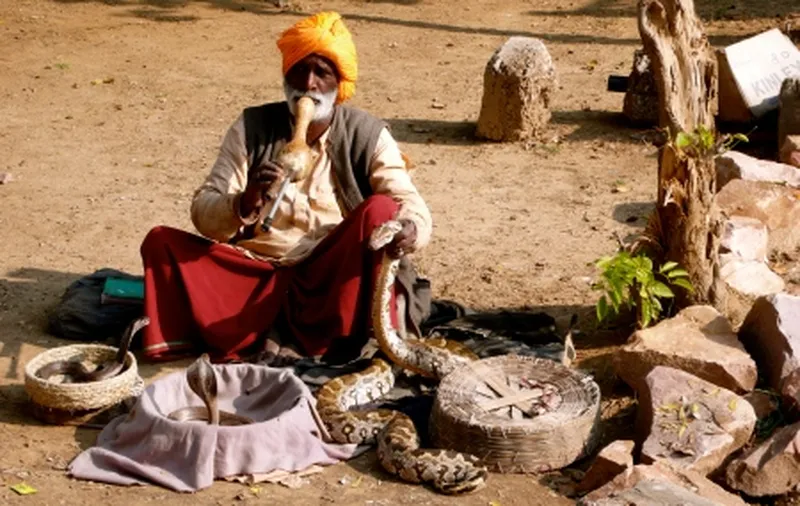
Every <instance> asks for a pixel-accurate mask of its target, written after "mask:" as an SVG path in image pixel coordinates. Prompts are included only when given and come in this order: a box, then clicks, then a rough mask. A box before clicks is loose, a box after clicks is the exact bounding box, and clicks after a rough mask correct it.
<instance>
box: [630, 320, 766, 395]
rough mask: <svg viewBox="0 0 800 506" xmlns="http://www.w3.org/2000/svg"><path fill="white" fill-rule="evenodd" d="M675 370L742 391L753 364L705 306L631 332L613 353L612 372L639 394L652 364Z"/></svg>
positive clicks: (750, 380) (753, 373) (753, 375)
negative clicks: (620, 346) (615, 353)
mask: <svg viewBox="0 0 800 506" xmlns="http://www.w3.org/2000/svg"><path fill="white" fill-rule="evenodd" d="M660 365H663V366H668V367H674V368H676V369H681V370H683V371H686V372H688V373H690V374H693V375H695V376H697V377H699V378H703V379H705V380H707V381H710V382H711V383H714V384H715V385H718V386H721V387H723V388H727V389H729V390H734V391H736V392H747V391H750V390H752V389H753V387H754V386H755V384H756V379H757V370H756V364H755V362H754V361H753V359H752V358H750V355H748V354H747V352H746V351H745V349H744V346H742V344H741V343H740V342H739V339H738V338H737V336H736V333H735V332H734V331H733V328H731V325H730V323H728V320H727V319H726V318H725V317H724V316H722V315H721V314H720V313H719V312H718V311H717V310H716V309H714V308H713V307H711V306H690V307H687V308H685V309H683V310H682V311H680V312H679V313H678V314H677V315H675V316H674V317H673V318H670V319H667V320H664V321H662V322H660V323H658V324H657V325H655V326H653V327H650V328H647V329H644V330H639V331H637V332H635V333H634V334H633V335H632V336H631V337H630V339H629V341H628V344H626V345H625V346H624V347H622V349H621V350H619V351H618V352H617V355H616V357H615V366H616V371H617V374H618V375H619V376H620V377H621V378H622V379H623V380H624V381H625V382H626V383H628V384H629V385H630V386H631V387H633V388H634V389H635V390H637V391H639V390H641V389H642V388H643V387H644V381H645V377H646V376H647V374H648V373H649V372H650V371H651V370H652V369H653V368H654V367H656V366H660Z"/></svg>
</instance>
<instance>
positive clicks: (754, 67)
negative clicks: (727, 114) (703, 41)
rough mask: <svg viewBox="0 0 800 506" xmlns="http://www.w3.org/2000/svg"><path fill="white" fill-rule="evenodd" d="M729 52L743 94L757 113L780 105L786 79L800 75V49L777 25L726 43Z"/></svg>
mask: <svg viewBox="0 0 800 506" xmlns="http://www.w3.org/2000/svg"><path fill="white" fill-rule="evenodd" d="M725 56H726V57H727V59H728V64H729V65H730V68H731V72H732V73H733V78H734V79H735V80H736V85H737V86H738V87H739V92H740V93H741V95H742V98H743V99H744V101H745V103H746V104H747V106H748V107H749V108H750V111H751V112H752V113H753V115H754V116H756V117H759V116H762V115H764V114H765V113H767V112H769V111H771V110H773V109H776V108H777V107H778V95H779V94H780V91H781V84H782V83H783V80H784V79H786V78H787V77H800V50H798V49H797V47H796V46H795V45H794V43H792V41H791V39H789V37H787V36H786V35H784V34H783V33H782V32H781V31H780V30H778V29H777V28H773V29H772V30H769V31H766V32H764V33H760V34H758V35H756V36H754V37H750V38H749V39H745V40H743V41H741V42H737V43H736V44H732V45H730V46H728V47H726V48H725Z"/></svg>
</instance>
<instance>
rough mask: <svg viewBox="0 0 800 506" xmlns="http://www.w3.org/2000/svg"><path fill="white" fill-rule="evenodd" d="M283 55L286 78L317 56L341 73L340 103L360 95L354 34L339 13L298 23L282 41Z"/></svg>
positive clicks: (324, 14) (338, 96) (288, 31)
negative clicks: (357, 82) (295, 68)
mask: <svg viewBox="0 0 800 506" xmlns="http://www.w3.org/2000/svg"><path fill="white" fill-rule="evenodd" d="M278 49H280V51H281V54H283V75H286V73H287V72H288V71H289V69H290V68H292V66H293V65H294V64H295V63H297V62H299V61H300V60H302V59H303V58H305V57H306V56H308V55H310V54H312V53H314V54H318V55H320V56H323V57H325V58H327V59H329V60H330V61H332V62H333V63H334V65H336V68H337V70H338V71H339V93H338V94H337V96H336V102H337V103H340V102H344V101H345V100H347V99H348V98H350V97H352V96H353V94H355V92H356V78H357V77H358V58H357V57H356V46H355V44H353V38H352V36H351V35H350V31H349V30H348V29H347V27H346V26H344V21H342V16H340V15H339V14H338V13H336V12H320V13H319V14H315V15H314V16H311V17H308V18H305V19H302V20H300V21H298V22H297V23H296V24H295V25H294V26H292V27H291V28H289V29H288V30H286V31H285V32H283V35H281V38H280V39H278Z"/></svg>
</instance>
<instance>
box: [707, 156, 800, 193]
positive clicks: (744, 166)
mask: <svg viewBox="0 0 800 506" xmlns="http://www.w3.org/2000/svg"><path fill="white" fill-rule="evenodd" d="M714 163H715V166H716V169H717V189H720V188H722V187H723V186H725V185H726V184H728V183H730V182H731V181H733V180H734V179H744V180H747V181H766V182H771V183H782V184H787V185H789V186H792V187H795V188H798V187H800V169H798V168H797V167H794V166H793V165H788V164H786V163H779V162H773V161H771V160H761V159H759V158H754V157H752V156H749V155H746V154H744V153H740V152H738V151H728V152H726V153H723V154H721V155H719V156H717V157H716V158H715V159H714Z"/></svg>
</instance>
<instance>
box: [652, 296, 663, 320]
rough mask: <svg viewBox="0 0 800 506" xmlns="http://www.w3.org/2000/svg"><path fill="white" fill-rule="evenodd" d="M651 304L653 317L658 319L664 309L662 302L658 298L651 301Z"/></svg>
mask: <svg viewBox="0 0 800 506" xmlns="http://www.w3.org/2000/svg"><path fill="white" fill-rule="evenodd" d="M650 302H651V303H652V304H653V316H654V317H655V318H658V315H660V314H661V311H662V310H663V309H664V307H663V306H662V305H661V301H660V300H658V299H657V298H656V297H653V298H652V299H650Z"/></svg>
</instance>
